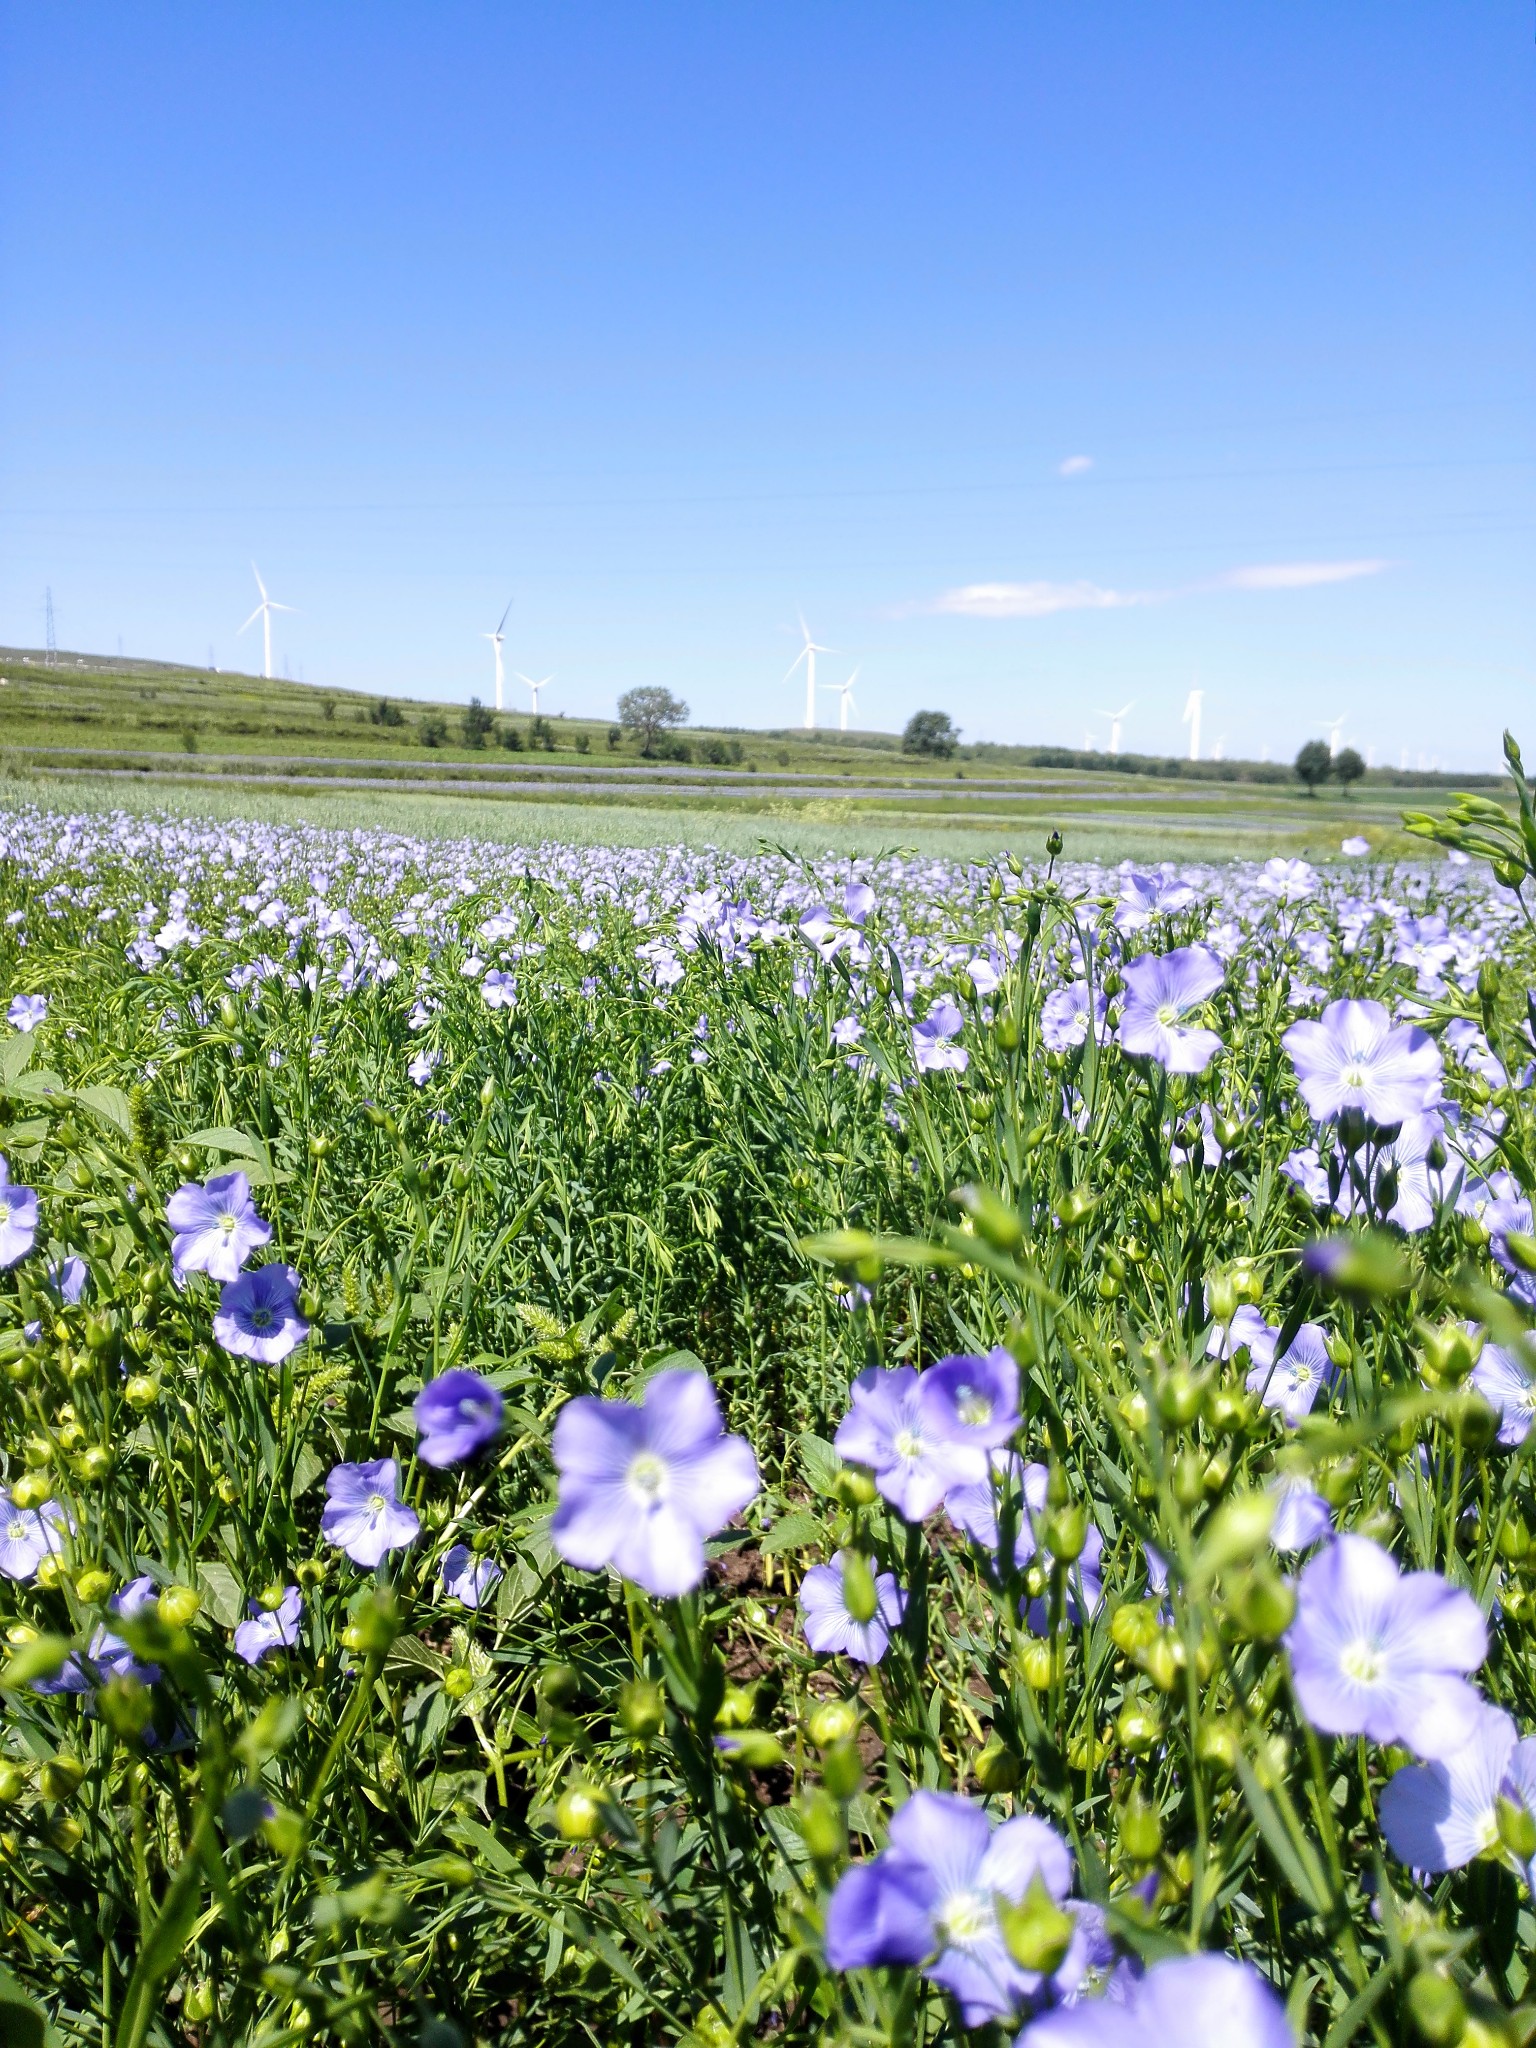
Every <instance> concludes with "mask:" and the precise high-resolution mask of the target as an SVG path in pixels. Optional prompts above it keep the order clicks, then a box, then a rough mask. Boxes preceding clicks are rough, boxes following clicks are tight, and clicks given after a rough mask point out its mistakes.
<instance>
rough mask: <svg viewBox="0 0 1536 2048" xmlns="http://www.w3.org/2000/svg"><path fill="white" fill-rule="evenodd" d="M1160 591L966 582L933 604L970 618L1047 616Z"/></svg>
mask: <svg viewBox="0 0 1536 2048" xmlns="http://www.w3.org/2000/svg"><path fill="white" fill-rule="evenodd" d="M1156 600H1157V593H1156V592H1144V591H1134V590H1105V589H1104V588H1103V586H1102V585H1101V584H1098V583H1086V582H1078V583H965V584H962V585H961V587H960V588H959V589H958V590H946V591H945V592H944V594H943V596H942V597H940V598H937V599H936V600H935V602H934V604H933V606H932V609H933V610H934V611H936V612H950V613H953V614H954V615H956V616H957V617H960V618H966V619H1044V618H1048V617H1049V616H1050V614H1051V613H1052V612H1109V611H1119V610H1121V609H1123V607H1125V606H1126V605H1133V604H1153V603H1155V602H1156Z"/></svg>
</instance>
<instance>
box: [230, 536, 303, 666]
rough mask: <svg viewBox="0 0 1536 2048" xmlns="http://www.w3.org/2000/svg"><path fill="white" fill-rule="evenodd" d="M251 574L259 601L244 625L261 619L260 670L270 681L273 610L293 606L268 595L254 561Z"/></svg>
mask: <svg viewBox="0 0 1536 2048" xmlns="http://www.w3.org/2000/svg"><path fill="white" fill-rule="evenodd" d="M251 574H252V575H253V576H254V577H255V578H256V588H257V589H258V590H259V591H260V592H261V603H260V604H259V605H257V607H256V609H255V611H253V612H252V613H251V616H250V617H249V618H248V619H247V620H246V622H245V626H250V625H254V624H255V622H256V620H257V619H260V621H261V652H262V668H261V672H262V674H263V675H264V676H265V677H266V679H267V681H268V682H269V683H270V682H271V680H272V614H273V613H274V612H291V611H292V610H293V606H292V605H291V604H278V603H277V601H276V599H274V598H270V597H268V595H267V586H266V585H265V583H263V582H262V580H261V571H260V570H259V569H258V568H257V566H256V564H255V563H254V562H252V564H251ZM245 626H242V627H241V628H240V630H241V632H242V633H243V632H244V631H245Z"/></svg>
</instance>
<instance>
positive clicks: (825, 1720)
mask: <svg viewBox="0 0 1536 2048" xmlns="http://www.w3.org/2000/svg"><path fill="white" fill-rule="evenodd" d="M805 1731H806V1733H807V1734H808V1735H809V1736H810V1738H811V1740H812V1742H814V1743H815V1745H816V1747H817V1748H818V1749H830V1748H831V1747H832V1746H833V1744H834V1743H837V1742H851V1741H852V1740H853V1738H854V1736H855V1735H857V1734H858V1732H859V1710H858V1708H857V1707H856V1706H855V1705H854V1703H853V1701H852V1700H823V1701H822V1702H821V1704H820V1706H818V1707H814V1708H813V1709H812V1710H811V1716H810V1719H809V1720H808V1721H807V1722H806V1724H805Z"/></svg>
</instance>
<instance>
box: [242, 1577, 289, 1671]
mask: <svg viewBox="0 0 1536 2048" xmlns="http://www.w3.org/2000/svg"><path fill="white" fill-rule="evenodd" d="M250 1607H251V1612H250V1619H249V1620H248V1621H242V1622H241V1624H240V1626H239V1627H238V1628H237V1629H236V1630H235V1655H236V1656H237V1657H242V1658H244V1660H245V1662H246V1663H247V1664H259V1663H260V1662H261V1660H262V1658H263V1657H266V1656H269V1655H270V1654H271V1652H272V1651H273V1650H291V1649H292V1648H293V1646H294V1644H295V1643H296V1642H297V1641H298V1640H299V1623H300V1621H301V1619H302V1618H303V1614H304V1596H303V1594H302V1593H301V1592H300V1591H299V1589H298V1587H297V1586H288V1587H285V1588H284V1591H283V1597H282V1599H281V1600H280V1601H279V1602H278V1604H277V1606H276V1607H271V1608H268V1607H263V1606H262V1604H261V1602H260V1601H259V1600H253V1601H252V1602H251V1603H250Z"/></svg>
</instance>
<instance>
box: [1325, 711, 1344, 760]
mask: <svg viewBox="0 0 1536 2048" xmlns="http://www.w3.org/2000/svg"><path fill="white" fill-rule="evenodd" d="M1348 716H1349V713H1348V712H1347V711H1346V712H1345V713H1344V714H1343V717H1341V718H1325V719H1324V720H1323V730H1324V731H1325V732H1326V733H1327V735H1328V758H1329V760H1330V761H1336V760H1337V759H1338V758H1339V735H1340V734H1341V733H1342V732H1343V730H1344V719H1346V718H1348Z"/></svg>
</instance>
